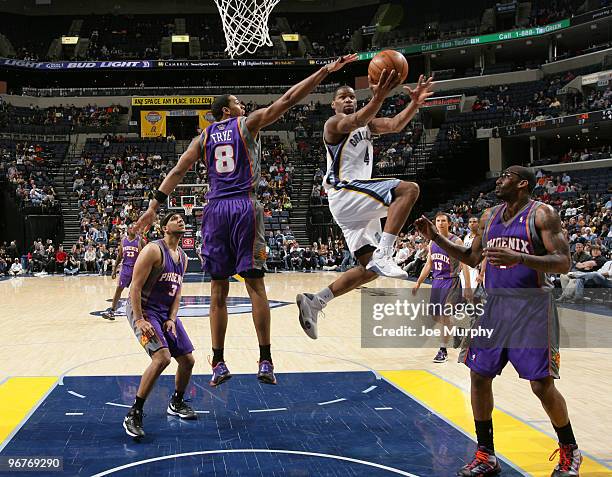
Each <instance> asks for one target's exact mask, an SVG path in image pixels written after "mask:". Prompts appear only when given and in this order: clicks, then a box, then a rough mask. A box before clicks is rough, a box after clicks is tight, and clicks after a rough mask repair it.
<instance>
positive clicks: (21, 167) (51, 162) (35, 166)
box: [0, 141, 66, 212]
mask: <svg viewBox="0 0 612 477" xmlns="http://www.w3.org/2000/svg"><path fill="white" fill-rule="evenodd" d="M61 150H63V154H65V151H66V145H65V144H61V145H59V148H58V149H55V148H54V147H50V146H49V145H47V144H44V143H42V144H40V143H34V142H13V141H0V182H7V183H8V184H9V187H10V190H11V194H12V195H13V197H14V198H15V199H16V200H17V203H18V204H19V206H20V207H22V208H30V207H36V208H42V209H43V210H45V211H49V212H50V211H57V209H58V207H59V203H58V200H57V196H56V193H55V190H54V188H53V180H52V178H51V170H52V168H53V167H55V166H57V165H58V164H59V162H61V160H62V159H63V156H62V153H61V152H58V151H61Z"/></svg>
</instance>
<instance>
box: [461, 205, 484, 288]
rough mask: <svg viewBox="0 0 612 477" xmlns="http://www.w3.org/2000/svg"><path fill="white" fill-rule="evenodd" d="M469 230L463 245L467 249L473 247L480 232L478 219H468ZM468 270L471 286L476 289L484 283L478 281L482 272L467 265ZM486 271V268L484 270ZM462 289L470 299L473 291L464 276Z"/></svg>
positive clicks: (473, 217) (472, 217)
mask: <svg viewBox="0 0 612 477" xmlns="http://www.w3.org/2000/svg"><path fill="white" fill-rule="evenodd" d="M468 228H469V229H470V231H469V233H468V234H467V235H466V236H465V238H464V239H463V245H465V246H466V247H471V246H472V242H473V241H474V237H476V232H478V217H475V216H471V217H470V218H469V219H468ZM465 268H467V270H468V272H469V274H470V284H471V286H472V287H474V288H476V287H477V285H478V284H479V283H481V282H482V280H480V281H478V277H479V275H480V270H479V269H478V268H472V267H470V266H468V265H466V266H465V267H464V270H465ZM483 270H484V268H483ZM461 287H462V288H463V290H464V292H465V293H467V294H468V296H466V298H468V297H469V296H471V295H470V294H471V290H468V288H469V287H466V286H465V277H464V276H463V274H461Z"/></svg>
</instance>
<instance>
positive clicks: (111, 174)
mask: <svg viewBox="0 0 612 477" xmlns="http://www.w3.org/2000/svg"><path fill="white" fill-rule="evenodd" d="M263 143H264V146H263V148H262V151H263V157H262V164H261V179H260V182H259V195H258V198H259V200H260V202H261V203H262V205H263V206H264V217H265V220H268V218H271V217H272V216H273V215H275V216H277V215H279V214H280V213H286V214H287V216H288V213H289V211H290V210H291V209H292V203H291V198H290V194H291V191H292V185H291V184H292V177H293V171H294V166H293V164H292V163H291V160H290V158H291V157H292V156H291V154H292V152H291V151H287V150H285V148H284V146H283V145H282V144H281V142H280V140H279V138H278V137H274V136H264V137H263ZM175 163H176V154H175V148H174V143H173V141H171V140H170V141H167V140H162V139H160V140H148V141H144V140H143V141H126V139H125V138H123V137H121V136H110V135H107V136H106V137H104V138H100V139H99V140H97V141H90V143H89V145H88V146H86V148H85V150H84V153H83V155H82V157H81V158H80V159H79V163H78V164H77V167H76V169H75V174H74V180H73V185H72V193H73V197H74V198H75V200H77V201H78V204H79V220H80V229H81V230H80V241H81V242H82V243H83V244H90V245H94V246H95V247H98V248H99V247H100V246H102V245H105V246H106V247H116V246H117V245H118V243H119V240H120V237H121V236H122V234H124V233H125V230H126V226H127V224H128V223H130V222H133V221H135V220H137V219H138V217H139V216H140V214H141V213H142V212H143V211H144V209H145V208H146V207H147V205H148V201H149V198H150V197H151V193H152V190H153V189H155V187H156V186H157V185H158V184H159V183H160V182H161V181H162V180H163V179H164V178H165V177H166V175H167V174H168V172H169V171H170V170H171V169H172V167H174V165H175ZM205 179H206V165H205V163H204V161H198V163H197V164H196V166H195V169H194V170H193V171H190V172H189V177H186V178H185V180H184V183H190V184H203V183H205ZM203 191H204V189H197V190H196V188H193V191H192V192H187V191H185V190H182V194H183V195H201V193H203ZM177 197H178V195H176V194H174V195H172V196H171V197H170V201H171V203H170V205H171V206H180V204H179V203H177V202H173V201H176V200H177ZM200 199H203V198H202V197H200ZM198 203H199V204H201V203H202V202H201V201H199V202H198ZM284 222H286V223H285V224H284V225H285V226H287V224H288V220H286V221H284ZM285 230H286V228H285Z"/></svg>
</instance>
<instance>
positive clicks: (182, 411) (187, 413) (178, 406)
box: [167, 399, 198, 420]
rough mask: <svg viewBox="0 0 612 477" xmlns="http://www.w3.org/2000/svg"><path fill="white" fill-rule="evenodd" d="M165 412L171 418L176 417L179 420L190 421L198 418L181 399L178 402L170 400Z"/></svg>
mask: <svg viewBox="0 0 612 477" xmlns="http://www.w3.org/2000/svg"><path fill="white" fill-rule="evenodd" d="M167 412H168V414H170V415H171V416H178V417H180V418H181V419H187V420H191V419H197V418H198V415H197V414H196V413H195V411H194V410H193V409H191V406H189V405H188V404H187V403H186V402H185V401H183V400H182V399H181V400H180V401H178V400H174V399H170V403H169V404H168V409H167Z"/></svg>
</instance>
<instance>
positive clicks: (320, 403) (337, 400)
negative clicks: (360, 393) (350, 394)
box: [317, 398, 346, 406]
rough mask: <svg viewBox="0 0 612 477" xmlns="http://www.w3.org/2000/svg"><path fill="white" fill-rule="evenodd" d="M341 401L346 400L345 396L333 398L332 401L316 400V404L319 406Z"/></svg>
mask: <svg viewBox="0 0 612 477" xmlns="http://www.w3.org/2000/svg"><path fill="white" fill-rule="evenodd" d="M342 401H346V398H340V399H334V400H333V401H325V402H318V403H317V404H318V405H319V406H325V405H326V404H335V403H337V402H342Z"/></svg>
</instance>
